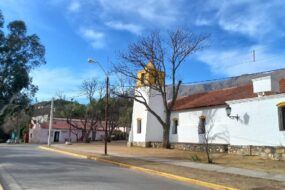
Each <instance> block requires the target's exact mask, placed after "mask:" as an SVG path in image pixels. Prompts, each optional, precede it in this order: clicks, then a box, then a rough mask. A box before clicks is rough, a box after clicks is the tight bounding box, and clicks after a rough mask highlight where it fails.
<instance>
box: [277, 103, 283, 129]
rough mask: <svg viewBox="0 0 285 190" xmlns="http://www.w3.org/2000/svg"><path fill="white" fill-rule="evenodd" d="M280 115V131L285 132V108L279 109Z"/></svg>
mask: <svg viewBox="0 0 285 190" xmlns="http://www.w3.org/2000/svg"><path fill="white" fill-rule="evenodd" d="M278 114H279V130H280V131H285V106H282V107H278Z"/></svg>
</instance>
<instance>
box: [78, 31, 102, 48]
mask: <svg viewBox="0 0 285 190" xmlns="http://www.w3.org/2000/svg"><path fill="white" fill-rule="evenodd" d="M80 33H81V35H82V36H83V37H84V38H85V39H86V40H88V41H89V42H90V44H91V45H92V47H93V48H95V49H97V48H102V47H104V46H105V40H104V37H105V35H104V33H102V32H98V31H95V30H93V29H90V28H81V29H80Z"/></svg>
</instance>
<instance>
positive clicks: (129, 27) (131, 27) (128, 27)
mask: <svg viewBox="0 0 285 190" xmlns="http://www.w3.org/2000/svg"><path fill="white" fill-rule="evenodd" d="M106 25H107V26H109V27H111V28H113V29H116V30H124V31H128V32H131V33H134V34H137V35H138V34H141V31H142V27H141V26H139V25H135V24H126V23H122V22H106Z"/></svg>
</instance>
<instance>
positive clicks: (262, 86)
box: [252, 75, 280, 97]
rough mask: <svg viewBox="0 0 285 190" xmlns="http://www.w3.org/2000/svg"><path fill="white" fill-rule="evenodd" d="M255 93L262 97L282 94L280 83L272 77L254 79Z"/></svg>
mask: <svg viewBox="0 0 285 190" xmlns="http://www.w3.org/2000/svg"><path fill="white" fill-rule="evenodd" d="M252 84H253V92H254V93H256V94H257V95H258V97H260V96H266V95H272V94H276V93H279V92H280V87H279V82H278V80H276V79H275V78H273V77H272V76H270V75H269V76H264V77H259V78H255V79H252Z"/></svg>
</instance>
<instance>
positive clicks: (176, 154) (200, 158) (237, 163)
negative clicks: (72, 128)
mask: <svg viewBox="0 0 285 190" xmlns="http://www.w3.org/2000/svg"><path fill="white" fill-rule="evenodd" d="M65 147H66V148H69V147H68V146H65ZM70 148H72V149H77V150H82V151H92V150H95V151H99V152H101V151H102V153H103V151H104V145H103V143H101V142H96V143H92V144H73V145H71V146H70ZM108 150H109V151H110V152H113V153H123V154H128V155H139V156H142V157H144V156H148V157H161V158H168V159H183V160H184V159H186V160H190V161H196V162H202V163H207V158H206V155H205V153H202V152H190V151H183V150H176V149H162V148H142V147H127V146H126V142H112V143H109V144H108ZM212 157H213V161H214V164H218V165H223V166H228V167H237V168H246V169H252V170H256V171H263V172H269V173H280V174H285V161H276V160H269V159H262V158H260V157H258V156H242V155H230V154H225V153H220V154H212Z"/></svg>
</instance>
